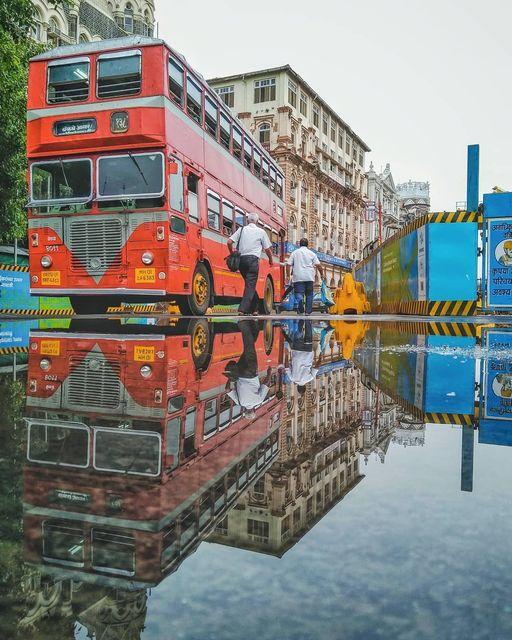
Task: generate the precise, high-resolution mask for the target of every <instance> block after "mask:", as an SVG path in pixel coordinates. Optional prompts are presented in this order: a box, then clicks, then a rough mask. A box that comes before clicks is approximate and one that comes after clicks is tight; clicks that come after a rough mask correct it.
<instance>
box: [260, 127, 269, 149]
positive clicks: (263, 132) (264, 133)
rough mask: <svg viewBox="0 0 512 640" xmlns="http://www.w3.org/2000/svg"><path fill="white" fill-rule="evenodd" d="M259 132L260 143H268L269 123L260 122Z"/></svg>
mask: <svg viewBox="0 0 512 640" xmlns="http://www.w3.org/2000/svg"><path fill="white" fill-rule="evenodd" d="M259 134H260V142H261V144H270V124H269V123H268V122H264V123H263V124H260V128H259Z"/></svg>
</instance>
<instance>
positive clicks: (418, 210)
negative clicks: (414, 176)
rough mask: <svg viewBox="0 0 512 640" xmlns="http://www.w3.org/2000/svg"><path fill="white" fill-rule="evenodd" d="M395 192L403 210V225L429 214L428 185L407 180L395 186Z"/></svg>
mask: <svg viewBox="0 0 512 640" xmlns="http://www.w3.org/2000/svg"><path fill="white" fill-rule="evenodd" d="M396 190H397V193H398V197H399V198H400V204H401V207H402V210H403V212H404V213H403V220H402V223H403V224H407V223H408V222H411V221H412V220H414V219H415V218H419V217H420V216H422V215H424V214H425V213H429V212H430V184H429V183H428V182H416V181H414V180H409V181H408V182H403V183H402V184H397V186H396Z"/></svg>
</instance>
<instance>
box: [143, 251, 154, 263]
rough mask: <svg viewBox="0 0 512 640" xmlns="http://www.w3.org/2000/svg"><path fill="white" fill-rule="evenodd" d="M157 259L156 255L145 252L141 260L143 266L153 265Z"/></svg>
mask: <svg viewBox="0 0 512 640" xmlns="http://www.w3.org/2000/svg"><path fill="white" fill-rule="evenodd" d="M154 259H155V257H154V255H153V254H152V253H151V251H144V253H143V254H142V257H141V260H142V262H143V264H153V260H154Z"/></svg>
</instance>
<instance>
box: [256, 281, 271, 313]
mask: <svg viewBox="0 0 512 640" xmlns="http://www.w3.org/2000/svg"><path fill="white" fill-rule="evenodd" d="M259 306H260V308H259V312H260V313H262V314H264V315H266V316H269V315H270V314H271V313H272V311H273V310H274V283H273V282H272V279H271V278H270V277H269V276H267V279H266V280H265V288H264V289H263V298H262V299H261V300H260V305H259Z"/></svg>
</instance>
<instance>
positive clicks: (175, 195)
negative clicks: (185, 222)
mask: <svg viewBox="0 0 512 640" xmlns="http://www.w3.org/2000/svg"><path fill="white" fill-rule="evenodd" d="M169 159H170V161H171V163H173V165H175V166H173V170H174V173H171V175H170V176H169V190H170V192H171V193H170V195H169V203H170V205H171V209H174V211H180V212H181V213H183V211H184V209H183V165H182V163H181V160H178V158H173V157H170V158H169Z"/></svg>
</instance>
